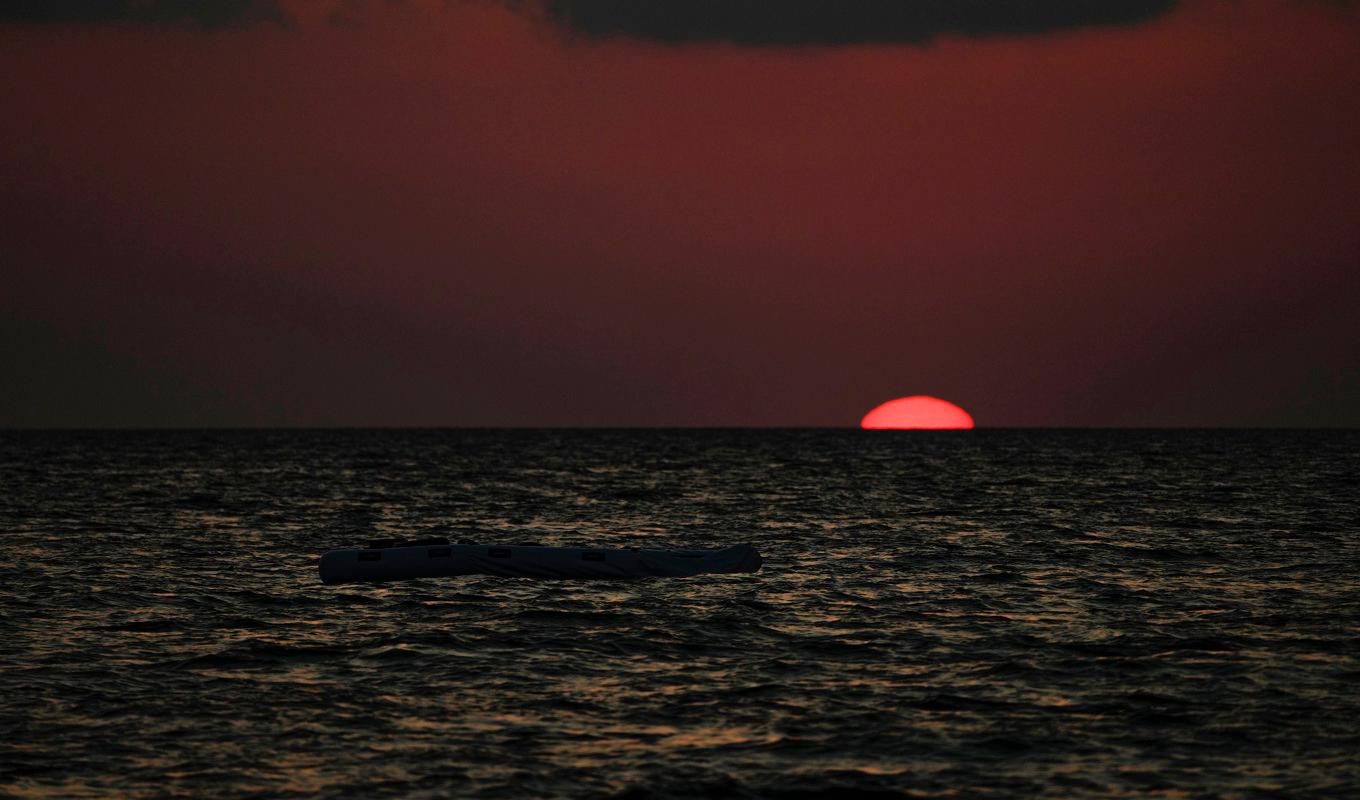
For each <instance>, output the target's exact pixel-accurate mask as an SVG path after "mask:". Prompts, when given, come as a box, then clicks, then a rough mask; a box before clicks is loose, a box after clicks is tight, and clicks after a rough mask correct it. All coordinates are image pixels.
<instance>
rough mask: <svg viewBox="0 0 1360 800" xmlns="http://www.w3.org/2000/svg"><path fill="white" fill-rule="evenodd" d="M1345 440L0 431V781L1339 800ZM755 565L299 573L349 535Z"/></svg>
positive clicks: (254, 790)
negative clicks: (753, 567) (368, 580)
mask: <svg viewBox="0 0 1360 800" xmlns="http://www.w3.org/2000/svg"><path fill="white" fill-rule="evenodd" d="M1358 498H1360V431H1345V430H1341V431H1338V430H1326V431H1321V430H1320V431H1297V430H1029V429H1025V430H974V431H958V432H917V431H901V432H892V431H860V430H821V429H812V430H760V429H755V430H687V429H681V430H594V429H590V430H387V429H384V430H229V431H121V432H119V431H69V432H54V431H5V432H0V796H4V797H14V798H162V797H169V798H175V797H185V798H274V797H307V798H310V797H360V798H370V797H372V798H378V797H401V798H444V797H470V798H523V797H545V798H559V797H560V798H577V797H580V798H587V797H589V798H597V797H598V798H619V799H623V798H630V799H634V798H690V797H734V798H785V799H792V798H820V797H828V798H832V797H834V798H892V797H908V798H932V797H957V798H992V797H1007V798H1009V797H1054V798H1058V797H1061V798H1070V797H1130V798H1133V797H1136V798H1143V797H1168V798H1170V797H1175V798H1180V797H1190V798H1210V797H1224V798H1256V797H1272V798H1273V797H1280V798H1305V797H1360V499H1358ZM437 536H443V537H446V538H448V539H449V540H450V541H454V542H459V541H469V542H477V543H483V542H484V543H488V544H517V543H526V542H535V543H541V544H545V545H582V546H590V547H600V548H608V547H621V548H622V547H644V548H645V547H683V548H708V547H723V546H727V545H732V544H737V543H748V544H751V545H754V546H755V547H756V548H757V549H758V550H759V551H760V553H761V555H762V556H763V557H764V566H763V568H762V569H761V571H760V572H758V573H755V574H739V575H708V576H698V577H693V578H647V579H639V580H631V581H598V582H596V581H536V580H527V579H514V578H498V577H491V576H472V577H457V578H441V579H421V580H414V581H406V582H397V583H390V584H385V585H362V584H360V585H341V586H328V585H323V584H322V583H321V582H320V580H319V579H318V575H317V562H318V558H319V556H320V554H321V553H323V552H325V551H327V550H330V549H335V548H343V547H348V546H355V545H361V544H362V543H363V542H364V541H366V540H368V539H371V538H375V537H379V538H381V537H386V538H423V537H437Z"/></svg>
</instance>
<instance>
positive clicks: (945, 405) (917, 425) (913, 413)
mask: <svg viewBox="0 0 1360 800" xmlns="http://www.w3.org/2000/svg"><path fill="white" fill-rule="evenodd" d="M859 426H860V427H861V428H863V429H865V430H866V431H868V430H929V431H945V430H968V429H970V428H972V427H973V418H972V417H971V416H969V415H968V412H967V411H964V410H963V409H961V408H959V407H958V406H956V405H954V404H953V403H951V402H949V401H948V400H941V399H940V398H938V397H929V396H927V395H923V394H918V395H913V396H912V397H899V398H897V399H896V400H889V401H888V402H886V403H884V404H883V405H881V406H879V407H878V408H875V409H874V410H873V411H870V412H869V413H868V414H865V415H864V419H862V420H860V422H859Z"/></svg>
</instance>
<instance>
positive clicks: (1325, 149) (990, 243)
mask: <svg viewBox="0 0 1360 800" xmlns="http://www.w3.org/2000/svg"><path fill="white" fill-rule="evenodd" d="M1357 98H1360V6H1357V4H1356V3H1353V2H1338V1H1337V0H1274V1H1273V2H1272V1H1269V0H1181V1H1180V2H1176V1H1175V0H1110V1H1109V2H1099V3H1097V2H1091V3H1078V2H1071V0H1034V2H1029V3H1024V4H1018V3H1011V2H1000V0H997V1H996V2H985V1H984V0H953V1H952V2H945V1H944V0H921V2H916V3H912V2H907V1H906V0H899V1H898V2H893V0H864V1H863V2H859V3H855V2H840V3H835V2H826V1H824V0H790V1H789V2H787V3H766V2H756V1H755V0H729V1H728V2H718V1H717V0H688V1H686V0H657V2H653V3H648V4H639V3H635V2H625V0H576V1H572V0H476V1H471V0H469V1H466V2H457V1H455V2H442V1H441V0H424V1H423V2H418V1H417V0H407V1H406V2H396V1H394V0H371V1H369V2H361V1H360V0H305V1H304V0H297V1H296V2H286V1H285V0H280V2H259V1H257V0H208V2H188V0H72V1H71V2H67V3H57V4H54V3H50V2H38V1H37V0H31V1H30V0H17V1H16V2H10V3H7V4H5V5H4V6H3V10H0V119H3V120H5V123H4V125H2V126H0V221H3V224H2V225H0V387H2V388H0V427H102V426H170V427H178V426H351V425H377V426H391V425H395V426H854V425H857V424H858V423H859V420H860V417H861V416H863V415H864V414H865V413H866V412H867V411H869V410H870V409H871V408H873V407H874V406H876V405H878V404H879V403H881V402H883V401H885V400H888V399H891V398H894V397H898V396H903V395H916V394H927V395H934V396H937V397H942V398H945V399H947V400H950V401H952V402H954V403H957V404H958V405H960V406H962V407H963V408H965V409H967V411H968V412H969V413H970V414H971V415H972V416H973V418H974V419H975V420H976V421H977V424H978V425H979V426H982V427H1009V426H1063V427H1066V426H1077V427H1082V426H1172V427H1176V426H1323V427H1329V426H1347V427H1354V426H1360V354H1358V353H1360V347H1357V343H1360V314H1357V313H1356V305H1357V300H1358V299H1360V102H1357Z"/></svg>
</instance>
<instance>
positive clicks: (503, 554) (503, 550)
mask: <svg viewBox="0 0 1360 800" xmlns="http://www.w3.org/2000/svg"><path fill="white" fill-rule="evenodd" d="M486 554H487V555H489V556H491V557H492V558H509V557H510V548H508V547H493V548H491V549H490V550H487V551H486Z"/></svg>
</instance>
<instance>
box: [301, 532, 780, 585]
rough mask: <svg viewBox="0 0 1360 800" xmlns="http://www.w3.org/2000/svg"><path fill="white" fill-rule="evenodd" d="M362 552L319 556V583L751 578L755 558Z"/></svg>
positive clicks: (455, 547) (420, 547)
mask: <svg viewBox="0 0 1360 800" xmlns="http://www.w3.org/2000/svg"><path fill="white" fill-rule="evenodd" d="M369 544H370V545H377V546H376V547H372V546H370V547H368V548H365V549H363V550H332V551H330V552H329V553H325V554H324V555H322V556H321V582H322V583H363V582H367V583H382V582H385V581H401V580H407V579H409V578H437V577H443V576H445V575H500V576H503V577H507V578H570V579H576V580H581V579H586V580H591V579H595V580H601V579H605V580H607V579H615V580H617V579H626V578H648V577H665V578H687V577H689V576H691V575H701V574H704V573H714V572H717V573H730V572H755V571H757V570H759V569H760V564H761V558H760V554H759V553H757V552H756V550H755V548H754V547H752V546H750V545H749V544H739V545H735V546H733V547H728V548H725V549H722V550H602V549H598V548H589V547H540V546H537V545H477V544H442V543H438V542H437V541H435V542H432V541H424V542H420V543H416V542H407V543H395V542H391V541H377V542H370V543H369Z"/></svg>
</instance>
